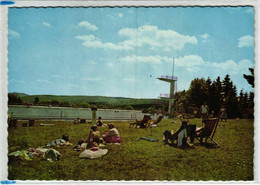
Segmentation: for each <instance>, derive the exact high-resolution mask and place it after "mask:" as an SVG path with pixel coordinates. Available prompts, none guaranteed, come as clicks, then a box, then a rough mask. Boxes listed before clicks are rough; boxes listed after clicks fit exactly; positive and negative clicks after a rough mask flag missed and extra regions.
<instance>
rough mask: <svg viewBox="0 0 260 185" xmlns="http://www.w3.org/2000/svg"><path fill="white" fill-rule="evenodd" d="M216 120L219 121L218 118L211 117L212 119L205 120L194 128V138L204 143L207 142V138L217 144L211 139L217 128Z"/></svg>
mask: <svg viewBox="0 0 260 185" xmlns="http://www.w3.org/2000/svg"><path fill="white" fill-rule="evenodd" d="M218 122H219V118H212V119H207V120H205V122H204V123H205V124H204V126H203V127H202V128H198V129H197V130H196V136H195V138H196V139H198V140H199V141H200V143H204V144H205V143H206V142H207V140H208V139H210V140H211V141H212V142H213V143H215V144H216V145H217V146H219V144H218V143H217V142H216V141H215V140H214V139H213V137H214V135H215V133H216V130H217V126H218ZM203 139H204V141H203Z"/></svg>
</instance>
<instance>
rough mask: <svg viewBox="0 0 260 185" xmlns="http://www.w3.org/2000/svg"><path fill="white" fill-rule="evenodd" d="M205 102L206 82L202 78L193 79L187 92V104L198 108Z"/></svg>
mask: <svg viewBox="0 0 260 185" xmlns="http://www.w3.org/2000/svg"><path fill="white" fill-rule="evenodd" d="M205 101H207V88H206V81H205V79H204V78H201V79H199V78H195V79H194V80H192V81H191V84H190V88H189V90H188V102H189V103H190V105H191V106H195V107H200V106H201V105H202V104H203V102H205Z"/></svg>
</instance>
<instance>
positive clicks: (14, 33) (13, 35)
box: [8, 29, 20, 39]
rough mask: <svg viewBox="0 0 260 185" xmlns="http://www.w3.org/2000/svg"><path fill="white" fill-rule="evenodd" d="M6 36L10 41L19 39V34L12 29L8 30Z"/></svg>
mask: <svg viewBox="0 0 260 185" xmlns="http://www.w3.org/2000/svg"><path fill="white" fill-rule="evenodd" d="M8 36H9V38H10V39H15V38H20V34H19V33H18V32H16V31H14V30H12V29H8Z"/></svg>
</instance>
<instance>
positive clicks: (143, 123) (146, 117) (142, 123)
mask: <svg viewBox="0 0 260 185" xmlns="http://www.w3.org/2000/svg"><path fill="white" fill-rule="evenodd" d="M150 119H151V116H150V115H144V118H143V119H142V120H136V122H134V123H130V126H129V127H134V126H135V127H137V126H140V127H146V124H147V123H148V121H149V120H150Z"/></svg>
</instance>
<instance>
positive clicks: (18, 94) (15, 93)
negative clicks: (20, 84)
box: [9, 92, 28, 97]
mask: <svg viewBox="0 0 260 185" xmlns="http://www.w3.org/2000/svg"><path fill="white" fill-rule="evenodd" d="M9 94H12V95H15V96H19V97H23V96H28V94H25V93H19V92H12V93H9Z"/></svg>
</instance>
